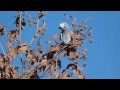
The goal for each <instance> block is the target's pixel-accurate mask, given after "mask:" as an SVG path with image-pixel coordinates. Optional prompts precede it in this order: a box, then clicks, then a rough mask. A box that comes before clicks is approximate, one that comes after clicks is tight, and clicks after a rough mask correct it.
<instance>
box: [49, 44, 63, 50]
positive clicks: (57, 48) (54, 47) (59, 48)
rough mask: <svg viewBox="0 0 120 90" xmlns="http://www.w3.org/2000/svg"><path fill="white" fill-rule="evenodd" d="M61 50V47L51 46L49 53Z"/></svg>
mask: <svg viewBox="0 0 120 90" xmlns="http://www.w3.org/2000/svg"><path fill="white" fill-rule="evenodd" d="M60 50H61V46H60V45H54V46H51V49H50V51H56V52H57V51H60Z"/></svg>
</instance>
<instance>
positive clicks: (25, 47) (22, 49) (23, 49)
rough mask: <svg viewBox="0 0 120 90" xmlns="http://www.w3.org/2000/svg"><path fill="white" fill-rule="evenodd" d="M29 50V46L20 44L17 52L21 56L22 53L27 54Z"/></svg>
mask: <svg viewBox="0 0 120 90" xmlns="http://www.w3.org/2000/svg"><path fill="white" fill-rule="evenodd" d="M27 49H28V46H27V45H26V44H20V45H19V46H18V47H17V52H18V54H20V53H22V52H26V50H27Z"/></svg>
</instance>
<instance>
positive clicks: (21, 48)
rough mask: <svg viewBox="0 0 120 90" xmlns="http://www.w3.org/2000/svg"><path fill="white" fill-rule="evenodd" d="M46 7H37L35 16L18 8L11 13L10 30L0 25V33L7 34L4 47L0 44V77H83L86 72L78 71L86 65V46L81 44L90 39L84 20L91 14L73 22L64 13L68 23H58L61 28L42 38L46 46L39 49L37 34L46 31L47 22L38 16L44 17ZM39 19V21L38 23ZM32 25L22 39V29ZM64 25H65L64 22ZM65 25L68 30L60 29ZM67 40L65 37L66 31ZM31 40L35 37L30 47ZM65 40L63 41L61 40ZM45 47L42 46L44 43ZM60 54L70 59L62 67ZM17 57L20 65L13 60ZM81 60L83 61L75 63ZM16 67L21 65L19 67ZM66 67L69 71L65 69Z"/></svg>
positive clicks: (89, 32) (39, 36)
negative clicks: (27, 38) (27, 39)
mask: <svg viewBox="0 0 120 90" xmlns="http://www.w3.org/2000/svg"><path fill="white" fill-rule="evenodd" d="M47 14H49V13H47V12H46V11H38V12H37V17H36V18H34V19H33V17H32V16H31V15H30V14H29V13H28V12H27V11H18V12H17V16H15V22H14V23H15V25H16V28H15V29H14V30H9V31H8V30H6V26H4V25H1V26H0V35H1V37H2V36H7V42H6V45H7V49H8V50H6V51H4V49H3V47H2V44H1V43H0V48H1V50H2V52H1V55H0V78H1V79H85V78H86V76H85V74H84V73H83V72H82V70H83V68H84V67H86V63H85V62H86V59H87V51H88V50H87V48H84V47H83V46H84V44H85V43H84V40H85V39H87V38H88V39H89V42H90V43H92V42H93V38H92V31H91V29H92V27H89V26H88V25H87V22H88V20H90V19H92V18H93V17H92V16H91V17H89V18H87V19H86V20H85V21H82V22H81V23H80V24H78V23H77V18H76V17H73V16H69V15H67V14H64V17H65V19H66V20H68V19H70V20H71V25H68V24H67V23H66V22H64V23H62V24H61V25H59V28H60V29H61V30H62V31H61V34H60V33H58V34H54V35H53V36H52V38H51V39H49V40H48V41H46V43H47V44H48V46H49V48H48V50H47V51H46V50H42V46H43V44H42V41H41V37H42V36H44V35H45V33H46V31H47V25H46V21H45V19H43V21H42V22H41V19H42V18H44V17H47ZM40 23H41V24H42V25H40ZM33 24H34V25H36V30H35V34H34V36H33V38H32V39H31V41H30V43H24V42H22V40H21V37H22V33H23V32H24V31H25V30H26V25H29V28H31V26H32V25H33ZM66 25H68V26H66ZM66 27H69V31H70V34H69V32H68V31H67V32H66V31H64V30H65V28H66ZM66 33H67V34H68V35H70V36H69V41H68V40H67V37H66V36H67V34H66ZM34 40H37V45H36V46H34V48H31V46H32V43H33V42H34ZM65 40H67V43H65ZM44 47H45V46H44ZM61 57H65V58H66V60H70V61H71V62H72V63H69V64H68V65H67V66H66V68H63V67H62V63H64V62H65V61H63V60H62V59H61ZM16 59H19V60H20V61H21V65H20V66H14V65H13V62H14V61H15V60H16ZM80 61H83V62H84V63H83V65H82V66H80V65H79V64H78V63H79V62H80ZM19 68H22V69H21V71H20V70H19ZM68 70H70V71H71V72H68Z"/></svg>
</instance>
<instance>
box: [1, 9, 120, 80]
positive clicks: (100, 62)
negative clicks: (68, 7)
mask: <svg viewBox="0 0 120 90" xmlns="http://www.w3.org/2000/svg"><path fill="white" fill-rule="evenodd" d="M64 13H65V11H48V12H47V16H46V17H45V20H46V24H47V28H48V30H47V32H46V35H45V36H43V37H42V40H43V41H46V40H48V38H50V37H51V36H52V35H53V34H55V33H58V32H60V31H59V29H58V25H59V24H60V23H61V22H63V21H65V19H64ZM66 13H67V14H69V15H72V16H78V17H79V18H78V19H77V21H78V23H80V22H81V21H82V20H85V19H86V18H88V17H89V16H93V17H94V18H93V20H91V21H90V22H89V26H92V28H93V29H92V32H93V39H94V43H93V44H89V43H86V45H85V47H86V48H88V55H87V67H85V68H84V73H85V74H87V78H88V79H109V78H110V79H117V78H120V11H66ZM31 14H32V13H31ZM15 15H16V12H12V11H5V12H4V11H0V24H4V25H6V26H7V30H11V29H14V28H15V24H13V22H14V20H15V19H14V16H15ZM33 16H34V15H33ZM34 28H35V26H33V27H32V28H29V29H27V30H25V31H24V32H23V33H22V34H23V37H21V39H22V41H23V42H29V41H30V40H31V38H32V36H33V35H34V33H35V29H34ZM5 39H6V37H0V42H1V43H2V45H3V48H4V49H6V46H5V41H4V40H5ZM36 41H37V40H36ZM86 42H88V41H86ZM35 44H36V43H35V42H34V43H33V44H32V45H35ZM43 44H45V43H43ZM0 52H1V50H0ZM64 61H65V62H64V64H66V63H67V62H68V61H67V60H65V59H64ZM15 64H17V65H19V60H16V61H15ZM64 64H63V66H64Z"/></svg>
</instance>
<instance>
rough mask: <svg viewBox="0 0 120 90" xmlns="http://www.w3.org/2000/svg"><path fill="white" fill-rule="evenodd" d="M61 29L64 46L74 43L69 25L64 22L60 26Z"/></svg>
mask: <svg viewBox="0 0 120 90" xmlns="http://www.w3.org/2000/svg"><path fill="white" fill-rule="evenodd" d="M59 29H60V30H61V34H60V40H61V41H62V43H63V44H64V45H69V44H70V43H71V41H72V33H73V32H72V31H71V30H70V28H69V25H68V23H66V22H62V23H60V24H59Z"/></svg>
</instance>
